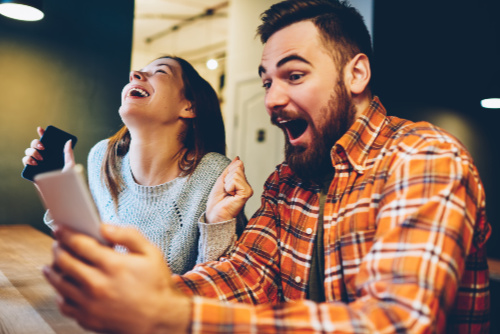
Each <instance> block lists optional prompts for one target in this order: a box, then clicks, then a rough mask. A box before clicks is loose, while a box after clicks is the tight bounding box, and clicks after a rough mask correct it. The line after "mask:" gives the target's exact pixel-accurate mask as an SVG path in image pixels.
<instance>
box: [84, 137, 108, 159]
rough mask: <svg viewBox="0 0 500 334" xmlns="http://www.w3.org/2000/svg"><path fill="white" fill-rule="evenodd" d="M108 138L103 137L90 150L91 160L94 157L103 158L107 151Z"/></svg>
mask: <svg viewBox="0 0 500 334" xmlns="http://www.w3.org/2000/svg"><path fill="white" fill-rule="evenodd" d="M108 141H109V140H108V139H103V140H101V141H99V142H98V143H97V144H95V145H94V146H93V147H92V148H91V149H90V152H89V161H90V160H91V159H92V160H94V159H97V160H99V161H100V160H102V158H103V157H104V154H105V153H106V149H107V148H108Z"/></svg>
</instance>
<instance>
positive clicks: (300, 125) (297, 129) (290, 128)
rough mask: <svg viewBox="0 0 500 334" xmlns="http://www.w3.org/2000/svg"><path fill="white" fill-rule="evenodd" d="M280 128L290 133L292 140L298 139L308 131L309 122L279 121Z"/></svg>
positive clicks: (301, 120) (297, 120) (302, 120)
mask: <svg viewBox="0 0 500 334" xmlns="http://www.w3.org/2000/svg"><path fill="white" fill-rule="evenodd" d="M279 125H280V127H282V128H284V129H286V130H287V132H288V136H289V137H290V139H292V140H293V139H297V138H299V137H300V136H302V134H303V133H304V132H305V131H306V129H307V126H308V124H307V121H306V120H304V119H300V118H298V119H292V120H281V121H279Z"/></svg>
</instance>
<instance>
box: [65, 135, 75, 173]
mask: <svg viewBox="0 0 500 334" xmlns="http://www.w3.org/2000/svg"><path fill="white" fill-rule="evenodd" d="M71 145H72V142H71V139H70V140H68V141H67V142H66V144H64V168H63V171H65V170H68V169H69V168H71V167H73V166H75V155H74V153H73V148H72V147H71Z"/></svg>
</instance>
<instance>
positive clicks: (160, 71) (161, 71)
mask: <svg viewBox="0 0 500 334" xmlns="http://www.w3.org/2000/svg"><path fill="white" fill-rule="evenodd" d="M158 72H159V73H164V74H167V72H165V71H164V70H156V72H155V73H158Z"/></svg>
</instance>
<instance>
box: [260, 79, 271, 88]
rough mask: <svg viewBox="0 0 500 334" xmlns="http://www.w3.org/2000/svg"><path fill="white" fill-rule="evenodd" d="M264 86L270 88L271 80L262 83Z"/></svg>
mask: <svg viewBox="0 0 500 334" xmlns="http://www.w3.org/2000/svg"><path fill="white" fill-rule="evenodd" d="M262 87H264V88H265V89H269V88H270V87H271V82H269V81H266V82H264V83H263V84H262Z"/></svg>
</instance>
